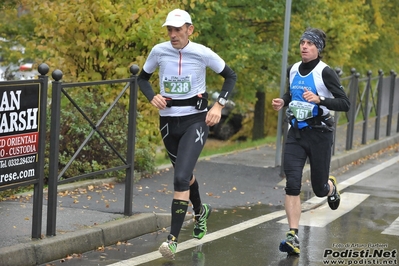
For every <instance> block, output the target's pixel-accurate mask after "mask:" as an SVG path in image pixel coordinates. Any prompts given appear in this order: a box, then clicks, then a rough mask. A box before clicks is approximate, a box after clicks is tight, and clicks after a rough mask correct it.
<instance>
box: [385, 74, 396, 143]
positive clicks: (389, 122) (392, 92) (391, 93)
mask: <svg viewBox="0 0 399 266" xmlns="http://www.w3.org/2000/svg"><path fill="white" fill-rule="evenodd" d="M390 73H391V84H390V85H391V86H389V111H388V118H387V137H389V136H391V128H392V117H393V100H394V95H395V78H396V73H395V71H393V70H391V71H390Z"/></svg>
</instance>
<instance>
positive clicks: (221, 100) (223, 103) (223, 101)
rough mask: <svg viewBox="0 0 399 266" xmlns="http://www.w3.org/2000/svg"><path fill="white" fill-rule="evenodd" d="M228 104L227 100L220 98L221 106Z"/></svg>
mask: <svg viewBox="0 0 399 266" xmlns="http://www.w3.org/2000/svg"><path fill="white" fill-rule="evenodd" d="M226 102H227V100H226V99H225V98H222V97H220V98H218V103H219V104H220V105H221V106H225V105H226Z"/></svg>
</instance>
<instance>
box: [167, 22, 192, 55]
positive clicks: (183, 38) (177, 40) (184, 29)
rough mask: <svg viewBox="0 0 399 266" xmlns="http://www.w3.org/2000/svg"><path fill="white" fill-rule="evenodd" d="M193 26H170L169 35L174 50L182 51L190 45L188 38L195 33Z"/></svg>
mask: <svg viewBox="0 0 399 266" xmlns="http://www.w3.org/2000/svg"><path fill="white" fill-rule="evenodd" d="M193 30H194V26H193V25H189V26H187V25H183V26H181V27H179V28H176V27H172V26H168V35H169V38H170V42H171V43H172V46H173V48H176V49H182V48H183V47H184V46H186V45H187V43H188V37H189V36H190V35H191V34H192V33H193Z"/></svg>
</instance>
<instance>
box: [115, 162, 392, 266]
mask: <svg viewBox="0 0 399 266" xmlns="http://www.w3.org/2000/svg"><path fill="white" fill-rule="evenodd" d="M397 161H399V156H397V157H394V158H392V159H390V160H389V161H386V162H384V163H382V164H380V165H378V166H375V167H373V168H371V169H368V170H366V171H364V172H362V173H360V174H358V175H356V176H353V177H351V178H350V179H348V180H346V181H344V182H342V183H339V184H338V189H339V190H340V191H341V190H343V189H344V188H347V187H349V186H350V185H353V184H355V183H357V182H359V181H361V180H363V179H364V178H366V177H369V176H370V175H373V174H375V173H377V172H378V171H381V170H382V169H384V168H387V167H388V166H390V165H392V164H394V163H396V162H397ZM325 200H326V198H318V197H313V198H311V199H309V200H308V201H306V203H307V204H318V203H322V202H323V201H325ZM340 208H341V206H340ZM329 213H331V212H329ZM282 216H285V211H284V210H281V211H276V212H273V213H269V214H266V215H262V216H259V217H257V218H254V219H251V220H248V221H245V222H242V223H240V224H237V225H233V226H230V227H228V228H225V229H222V230H219V231H216V232H213V233H210V234H207V235H206V237H205V238H203V239H201V240H197V239H190V240H188V241H185V242H181V243H179V246H178V249H177V252H180V251H183V250H186V249H190V248H193V247H196V246H198V245H201V244H204V243H207V242H210V241H214V240H217V239H219V238H222V237H225V236H228V235H231V234H234V233H236V232H240V231H243V230H246V229H248V228H251V227H254V226H257V225H259V224H262V223H265V222H268V221H270V220H273V219H276V218H279V217H282ZM161 257H162V256H161V254H160V253H159V252H158V251H154V252H151V253H147V254H144V255H141V256H137V257H133V258H131V259H128V260H123V261H120V262H117V263H114V264H110V265H109V266H126V265H129V266H135V265H140V264H143V263H147V262H150V261H153V260H156V259H159V258H161Z"/></svg>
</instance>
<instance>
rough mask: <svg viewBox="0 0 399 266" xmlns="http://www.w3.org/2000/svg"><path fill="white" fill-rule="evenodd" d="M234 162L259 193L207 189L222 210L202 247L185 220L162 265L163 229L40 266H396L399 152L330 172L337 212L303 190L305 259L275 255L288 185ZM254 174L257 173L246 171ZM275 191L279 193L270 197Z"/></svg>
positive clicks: (234, 183)
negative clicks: (337, 195) (174, 251)
mask: <svg viewBox="0 0 399 266" xmlns="http://www.w3.org/2000/svg"><path fill="white" fill-rule="evenodd" d="M229 162H230V163H231V164H230V165H224V166H223V168H226V169H230V170H229V173H230V171H232V172H233V173H234V174H235V175H239V176H241V175H240V174H241V173H247V174H246V175H244V176H241V177H240V178H243V179H245V181H248V180H250V179H251V177H250V176H252V175H253V174H254V176H258V178H257V179H258V181H259V182H260V183H261V184H262V187H250V185H248V187H246V186H247V184H245V185H243V186H241V185H239V184H242V183H248V184H251V183H252V182H253V180H251V181H248V182H242V179H241V182H240V181H239V180H235V179H234V178H232V180H230V182H227V183H229V184H228V185H226V190H225V191H224V193H223V192H221V193H215V192H214V191H212V186H208V185H206V184H205V185H204V187H206V189H205V191H208V192H206V196H205V199H207V200H210V201H211V202H212V203H213V204H215V206H217V208H215V212H213V213H212V216H211V218H210V220H209V223H208V224H209V226H208V227H209V228H208V230H209V231H208V234H207V236H206V237H204V239H202V240H193V239H192V238H191V232H192V231H191V230H192V226H193V225H192V222H191V221H188V222H187V223H186V225H185V227H184V228H183V230H182V233H181V237H180V238H181V240H180V243H179V246H178V253H177V254H176V259H175V260H173V261H169V260H166V259H164V258H161V257H160V254H159V253H158V252H157V248H158V246H159V244H160V243H161V242H162V241H163V240H164V239H165V237H166V235H167V232H165V231H162V230H159V231H157V232H154V233H150V234H146V235H143V236H140V237H137V238H133V239H131V240H128V241H126V242H121V243H118V244H117V245H111V246H109V247H105V248H101V249H98V250H96V251H91V252H86V253H84V254H79V255H75V256H73V255H72V256H70V257H67V258H65V259H64V260H56V261H53V262H52V263H47V264H43V266H44V265H73V266H77V265H85V266H86V265H87V266H92V265H93V266H94V265H104V266H105V265H112V266H123V265H144V266H147V265H148V266H157V265H162V266H165V265H174V266H180V265H181V266H187V265H193V266H194V265H195V266H199V265H209V266H235V265H249V264H251V265H303V266H305V265H306V266H313V265H314V266H316V265H380V264H383V265H398V258H397V256H398V255H397V250H398V248H399V242H398V239H399V233H398V232H399V230H398V229H399V216H398V213H399V194H398V193H397V191H398V190H399V183H398V182H397V173H398V172H399V152H398V145H396V146H394V147H393V148H391V149H386V150H383V151H380V152H379V153H375V154H373V155H371V156H368V157H365V158H363V159H361V160H358V161H356V162H355V163H352V164H350V165H347V166H345V167H341V168H338V169H336V170H335V171H333V174H334V175H335V176H336V177H337V179H338V182H339V189H340V191H341V196H342V203H341V206H340V208H339V209H338V210H337V211H331V210H330V209H329V207H328V205H327V204H326V202H325V199H320V198H316V197H314V195H313V193H312V191H311V188H310V184H309V183H308V182H305V183H304V186H303V188H304V190H303V193H302V201H303V214H302V218H301V225H300V233H299V236H300V240H301V256H300V257H286V255H285V254H284V253H281V252H279V251H278V244H279V242H280V240H281V239H283V237H284V233H285V231H286V230H287V226H288V225H287V222H286V219H285V212H284V207H283V205H282V200H283V193H282V189H283V183H282V182H279V181H281V178H280V177H279V176H278V175H276V169H273V168H270V169H269V168H262V167H256V166H251V167H248V168H246V167H244V166H242V165H241V167H240V168H241V169H235V168H234V167H233V166H232V165H236V162H234V160H229ZM211 164H217V165H219V163H215V162H200V163H199V167H198V170H197V171H198V173H199V174H200V173H202V171H204V172H207V173H209V172H212V170H213V169H212V168H210V165H211ZM253 168H255V169H257V170H259V172H257V171H255V172H254V171H253V170H249V169H253ZM258 168H259V169H258ZM233 169H234V170H233ZM265 169H268V170H266V171H265ZM273 173H274V174H275V176H273ZM255 174H256V175H255ZM147 185H149V184H147ZM232 187H236V188H237V189H232ZM270 191H274V192H275V193H270V194H269V192H270ZM251 192H252V193H251ZM213 193H215V194H213ZM224 194H227V195H226V196H224ZM246 194H251V195H249V196H248V195H246ZM255 195H257V196H255ZM259 195H263V196H262V197H260V196H259ZM230 196H232V197H230ZM241 196H242V197H241ZM149 197H150V198H152V197H153V195H151V196H149ZM258 197H259V198H258ZM226 198H228V200H227V202H229V203H228V204H225V206H222V205H219V204H218V203H220V202H218V200H220V201H226ZM211 199H212V200H211Z"/></svg>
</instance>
